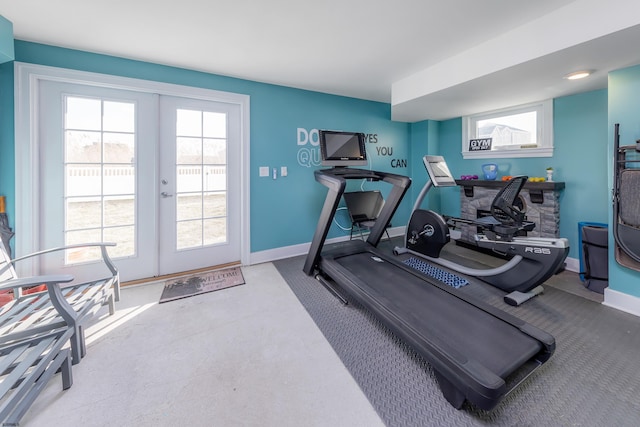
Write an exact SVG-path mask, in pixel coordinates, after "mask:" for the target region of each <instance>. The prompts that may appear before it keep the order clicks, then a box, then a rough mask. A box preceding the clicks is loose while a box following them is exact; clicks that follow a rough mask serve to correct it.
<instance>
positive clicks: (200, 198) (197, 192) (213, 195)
mask: <svg viewBox="0 0 640 427" xmlns="http://www.w3.org/2000/svg"><path fill="white" fill-rule="evenodd" d="M176 117H177V118H176V139H175V141H176V213H177V221H178V224H177V234H176V242H177V243H176V247H177V249H189V248H196V247H200V246H206V245H215V244H220V243H226V242H227V227H226V224H227V217H226V215H227V168H226V163H227V140H226V135H227V115H226V114H225V113H212V112H207V111H197V110H184V109H178V110H177V114H176Z"/></svg>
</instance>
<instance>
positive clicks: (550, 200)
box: [460, 186, 560, 242]
mask: <svg viewBox="0 0 640 427" xmlns="http://www.w3.org/2000/svg"><path fill="white" fill-rule="evenodd" d="M499 190H500V189H499V188H488V187H481V186H474V187H473V197H467V196H466V195H465V191H464V188H461V189H460V205H461V208H460V214H461V215H460V216H461V217H462V218H463V219H476V218H477V217H478V216H477V215H478V210H485V211H490V210H491V202H493V199H494V198H495V196H496V194H498V191H499ZM542 194H543V202H542V203H533V202H532V201H531V197H530V196H529V190H527V189H523V190H522V191H521V192H520V198H521V200H522V202H523V205H524V211H525V214H526V218H527V220H528V221H532V222H534V223H535V224H536V227H535V228H534V229H533V231H530V232H529V233H527V236H528V237H559V234H560V193H559V191H556V190H549V191H543V193H542ZM460 231H461V233H462V235H461V239H462V240H466V241H468V242H473V241H474V235H475V234H476V233H477V228H476V227H475V226H470V225H465V226H462V227H460Z"/></svg>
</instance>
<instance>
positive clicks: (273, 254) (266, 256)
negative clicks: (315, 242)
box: [249, 227, 405, 265]
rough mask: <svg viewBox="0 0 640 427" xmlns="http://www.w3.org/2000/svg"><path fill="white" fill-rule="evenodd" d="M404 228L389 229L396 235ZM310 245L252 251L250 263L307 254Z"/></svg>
mask: <svg viewBox="0 0 640 427" xmlns="http://www.w3.org/2000/svg"><path fill="white" fill-rule="evenodd" d="M404 230H405V227H392V228H389V229H388V230H387V231H388V232H389V236H391V237H396V236H402V235H404ZM383 238H384V237H383ZM346 240H349V236H341V237H334V238H333V239H327V241H326V244H331V243H337V242H344V241H346ZM310 247H311V242H309V243H301V244H299V245H292V246H285V247H282V248H276V249H268V250H266V251H260V252H251V254H250V255H249V265H253V264H261V263H263V262H271V261H277V260H279V259H284V258H291V257H294V256H299V255H306V254H307V253H309V248H310Z"/></svg>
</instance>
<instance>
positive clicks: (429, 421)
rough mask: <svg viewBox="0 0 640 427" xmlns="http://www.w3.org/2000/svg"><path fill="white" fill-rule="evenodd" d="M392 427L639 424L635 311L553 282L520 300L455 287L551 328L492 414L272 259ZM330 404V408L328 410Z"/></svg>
mask: <svg viewBox="0 0 640 427" xmlns="http://www.w3.org/2000/svg"><path fill="white" fill-rule="evenodd" d="M274 264H275V266H276V268H277V269H278V271H279V272H280V274H281V275H282V276H283V277H284V279H285V280H286V281H287V283H288V284H289V286H290V287H291V289H292V290H293V292H294V293H295V294H296V296H297V297H298V299H299V300H300V302H301V303H302V305H303V306H304V307H305V308H306V310H307V311H308V312H309V314H310V316H311V317H312V318H313V320H314V321H315V322H316V324H317V325H318V327H319V329H320V330H321V331H322V333H323V334H324V335H325V337H326V339H327V340H328V341H329V343H330V344H331V345H332V347H333V348H334V350H335V351H336V353H337V354H338V356H339V357H340V358H341V360H342V362H343V363H344V365H345V366H346V367H347V369H348V370H349V371H350V373H351V375H352V376H353V377H354V379H355V380H356V382H357V383H358V384H359V386H360V388H361V389H362V391H363V392H364V394H365V395H366V396H367V398H368V399H369V401H370V402H371V404H372V405H373V407H374V408H375V409H376V411H377V412H378V414H379V415H380V417H381V418H382V420H383V421H384V422H385V424H386V425H388V426H478V425H496V426H613V425H615V426H637V425H640V355H639V354H638V350H640V318H638V317H635V316H632V315H629V314H626V313H623V312H620V311H618V310H614V309H611V308H608V307H605V306H603V305H601V304H598V303H596V302H593V301H589V300H587V299H584V298H581V297H578V296H576V295H572V294H570V293H568V292H564V291H562V290H558V289H556V288H553V287H545V293H544V294H542V295H540V296H538V297H536V298H534V299H533V300H530V301H529V302H527V303H526V304H524V305H523V306H520V307H511V306H509V305H506V304H505V303H504V302H503V301H502V297H503V295H504V293H503V292H501V291H499V290H498V289H495V288H493V287H491V286H488V285H485V284H483V283H482V282H479V281H477V280H474V279H470V282H471V283H470V284H469V285H467V286H464V287H462V288H461V289H460V291H461V292H467V293H469V294H472V295H474V296H476V297H478V298H481V299H483V300H485V301H487V302H489V303H490V304H493V305H495V306H497V307H499V308H502V309H504V310H505V311H507V312H509V313H511V314H514V315H516V316H518V317H520V318H522V319H524V320H525V321H527V322H529V323H531V324H533V325H535V326H537V327H539V328H541V329H543V330H545V331H547V332H549V333H551V334H552V335H553V336H554V337H555V338H556V344H557V348H556V352H555V353H554V355H553V356H552V358H551V359H550V360H549V361H548V362H547V363H546V364H545V365H543V366H542V367H541V368H540V369H538V370H537V371H536V372H535V373H534V374H533V375H532V376H531V377H530V378H528V379H527V380H526V381H525V382H524V383H523V384H521V385H520V386H519V387H518V388H516V389H515V390H514V391H513V392H512V393H510V394H509V395H507V396H506V397H505V398H504V399H503V400H502V402H501V403H500V404H499V405H498V406H497V407H496V408H495V409H494V410H493V411H490V412H487V411H483V410H480V409H477V408H475V407H473V406H472V405H469V404H468V403H465V405H464V406H463V408H462V409H461V410H456V409H454V408H453V407H452V406H451V405H449V403H448V402H447V401H446V400H445V399H444V397H443V396H442V394H441V392H440V389H439V387H438V385H437V383H436V380H435V377H434V375H433V372H432V371H431V368H430V367H429V365H428V363H427V362H425V361H424V360H423V359H422V358H421V356H419V355H418V354H416V353H415V352H414V351H413V350H412V349H411V348H409V347H408V346H407V345H405V344H404V343H403V342H402V341H401V340H400V339H398V338H397V337H396V336H395V335H394V334H393V333H391V332H390V331H389V330H388V329H386V327H384V326H383V325H382V324H381V323H380V322H378V321H377V320H376V319H375V318H374V317H373V316H372V315H371V314H370V313H369V312H368V311H366V310H365V309H363V308H362V307H361V306H360V305H358V304H356V303H353V302H350V304H349V305H343V304H342V303H341V302H340V301H339V300H338V299H337V298H335V297H334V296H333V295H331V294H330V293H329V292H328V291H327V290H326V289H325V288H324V287H323V286H322V285H321V284H320V283H319V282H317V281H316V280H315V279H314V278H312V277H309V276H306V275H305V274H304V273H303V271H302V266H303V264H304V257H295V258H290V259H285V260H281V261H277V262H275V263H274ZM328 410H330V408H328Z"/></svg>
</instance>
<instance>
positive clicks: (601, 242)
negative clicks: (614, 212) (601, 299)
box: [580, 225, 609, 294]
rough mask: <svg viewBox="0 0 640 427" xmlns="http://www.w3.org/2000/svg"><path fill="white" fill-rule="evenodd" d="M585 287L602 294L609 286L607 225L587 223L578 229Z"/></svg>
mask: <svg viewBox="0 0 640 427" xmlns="http://www.w3.org/2000/svg"><path fill="white" fill-rule="evenodd" d="M580 233H581V234H582V236H581V239H580V240H581V241H582V256H583V259H582V261H583V264H584V271H581V272H580V274H582V275H583V277H584V286H585V288H587V289H589V290H591V291H593V292H597V293H599V294H603V293H604V290H605V288H606V287H608V286H609V230H608V229H607V227H600V226H596V225H588V226H585V227H582V229H581V230H580Z"/></svg>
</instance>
